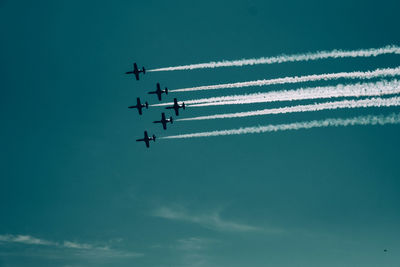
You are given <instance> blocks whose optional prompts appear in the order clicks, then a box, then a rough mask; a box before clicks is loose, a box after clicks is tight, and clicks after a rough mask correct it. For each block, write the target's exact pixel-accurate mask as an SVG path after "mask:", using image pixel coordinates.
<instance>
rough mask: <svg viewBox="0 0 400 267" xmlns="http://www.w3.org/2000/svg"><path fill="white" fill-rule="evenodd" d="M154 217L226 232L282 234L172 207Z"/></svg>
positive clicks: (218, 215)
mask: <svg viewBox="0 0 400 267" xmlns="http://www.w3.org/2000/svg"><path fill="white" fill-rule="evenodd" d="M152 215H153V216H154V217H160V218H164V219H169V220H177V221H184V222H191V223H195V224H198V225H200V226H202V227H205V228H209V229H213V230H218V231H226V232H270V233H280V232H282V230H280V229H272V228H271V229H263V228H259V227H255V226H252V225H247V224H242V223H237V222H232V221H227V220H224V219H222V218H221V216H220V214H219V213H218V212H211V213H205V214H189V213H188V212H186V211H185V210H183V209H181V208H180V209H173V208H170V207H160V208H159V209H157V210H155V211H154V212H153V214H152Z"/></svg>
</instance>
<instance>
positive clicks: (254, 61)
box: [148, 45, 400, 72]
mask: <svg viewBox="0 0 400 267" xmlns="http://www.w3.org/2000/svg"><path fill="white" fill-rule="evenodd" d="M385 54H400V47H398V46H395V45H388V46H385V47H381V48H371V49H359V50H332V51H317V52H314V53H305V54H297V55H281V56H276V57H261V58H251V59H240V60H223V61H217V62H208V63H199V64H190V65H182V66H175V67H166V68H157V69H151V70H148V71H149V72H155V71H176V70H194V69H205V68H220V67H242V66H247V65H258V64H277V63H278V64H279V63H285V62H298V61H312V60H320V59H327V58H356V57H376V56H379V55H385Z"/></svg>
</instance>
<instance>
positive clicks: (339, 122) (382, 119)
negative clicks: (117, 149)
mask: <svg viewBox="0 0 400 267" xmlns="http://www.w3.org/2000/svg"><path fill="white" fill-rule="evenodd" d="M399 123H400V113H397V114H396V113H393V114H391V115H388V116H383V115H379V116H375V115H369V116H360V117H354V118H349V119H325V120H314V121H307V122H295V123H289V124H278V125H266V126H257V127H246V128H239V129H231V130H222V131H212V132H200V133H191V134H181V135H171V136H165V137H161V139H180V138H195V137H211V136H222V135H239V134H251V133H266V132H277V131H288V130H300V129H311V128H322V127H339V126H343V127H345V126H354V125H385V124H399Z"/></svg>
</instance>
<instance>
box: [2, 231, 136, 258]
mask: <svg viewBox="0 0 400 267" xmlns="http://www.w3.org/2000/svg"><path fill="white" fill-rule="evenodd" d="M1 243H19V244H25V245H39V246H47V247H53V248H58V249H72V250H73V251H74V254H77V255H87V256H97V257H124V258H125V257H141V256H143V254H141V253H136V252H127V251H119V250H116V249H112V248H110V247H108V246H95V245H92V244H87V243H77V242H72V241H63V242H54V241H49V240H44V239H40V238H36V237H33V236H30V235H0V244H1Z"/></svg>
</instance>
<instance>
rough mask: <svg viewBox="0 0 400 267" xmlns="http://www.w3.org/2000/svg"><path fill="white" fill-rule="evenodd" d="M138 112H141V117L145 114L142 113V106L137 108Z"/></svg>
mask: <svg viewBox="0 0 400 267" xmlns="http://www.w3.org/2000/svg"><path fill="white" fill-rule="evenodd" d="M137 110H138V111H139V115H142V114H143V112H142V106H138V107H137Z"/></svg>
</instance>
